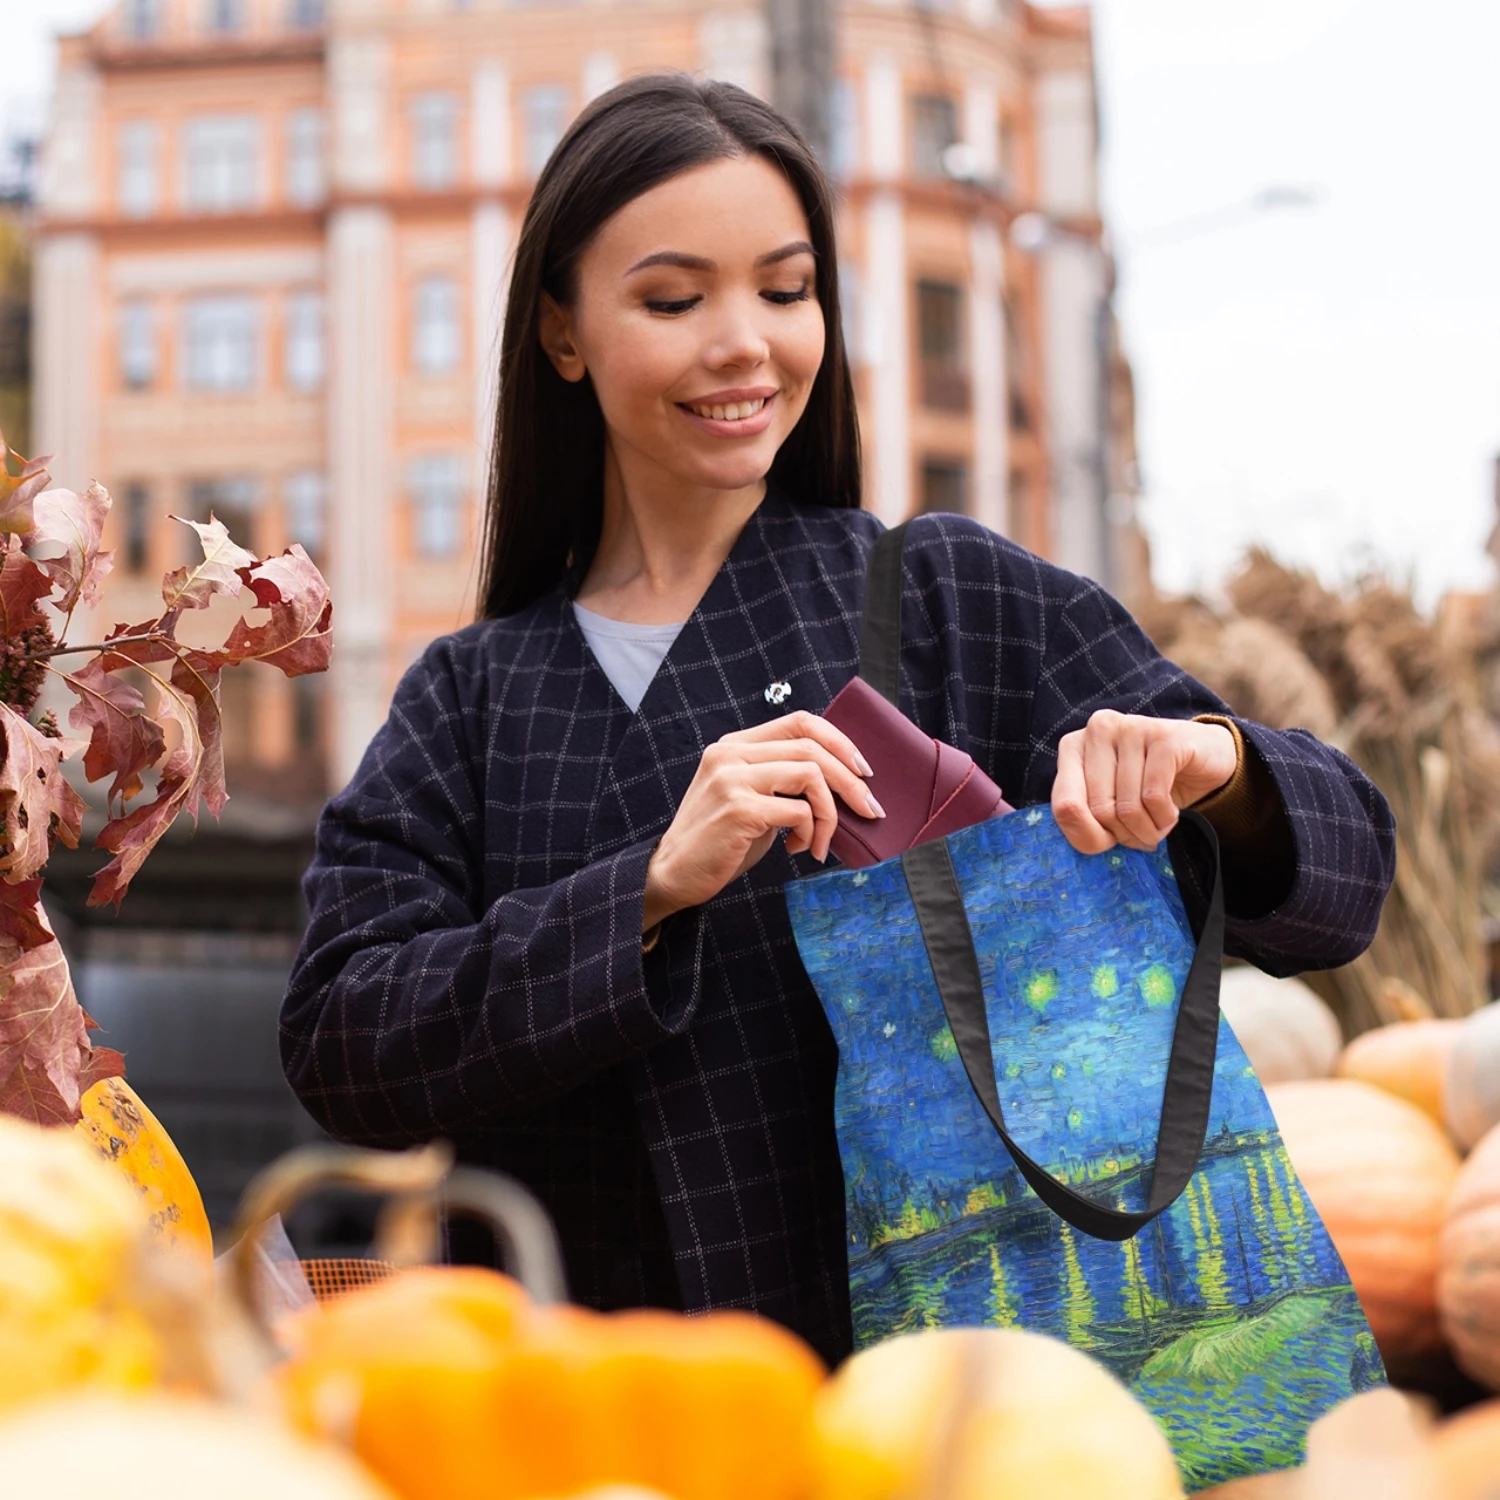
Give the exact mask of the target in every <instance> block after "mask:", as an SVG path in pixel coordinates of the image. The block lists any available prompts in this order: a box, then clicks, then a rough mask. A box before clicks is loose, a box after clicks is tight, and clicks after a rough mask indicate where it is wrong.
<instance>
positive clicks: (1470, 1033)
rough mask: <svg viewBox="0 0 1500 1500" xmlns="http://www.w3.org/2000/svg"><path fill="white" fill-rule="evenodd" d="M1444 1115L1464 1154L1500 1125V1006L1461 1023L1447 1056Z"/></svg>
mask: <svg viewBox="0 0 1500 1500" xmlns="http://www.w3.org/2000/svg"><path fill="white" fill-rule="evenodd" d="M1443 1114H1444V1116H1445V1117H1446V1120H1447V1125H1448V1131H1449V1134H1451V1135H1452V1137H1453V1139H1454V1140H1456V1141H1457V1142H1458V1144H1459V1145H1460V1146H1461V1147H1462V1148H1463V1149H1464V1150H1465V1151H1469V1150H1472V1149H1473V1148H1474V1147H1475V1146H1477V1145H1478V1144H1479V1142H1480V1140H1481V1138H1482V1137H1484V1136H1486V1135H1488V1134H1489V1132H1490V1131H1491V1130H1492V1129H1493V1128H1494V1127H1495V1126H1496V1125H1500V1002H1496V1003H1494V1004H1491V1005H1486V1006H1485V1007H1484V1008H1483V1009H1482V1010H1476V1011H1475V1012H1474V1014H1473V1015H1470V1016H1465V1017H1464V1019H1463V1020H1462V1021H1461V1022H1460V1023H1459V1032H1458V1036H1457V1037H1456V1038H1455V1040H1454V1043H1453V1050H1452V1051H1451V1052H1450V1053H1449V1054H1448V1076H1447V1079H1446V1080H1445V1082H1444V1086H1443Z"/></svg>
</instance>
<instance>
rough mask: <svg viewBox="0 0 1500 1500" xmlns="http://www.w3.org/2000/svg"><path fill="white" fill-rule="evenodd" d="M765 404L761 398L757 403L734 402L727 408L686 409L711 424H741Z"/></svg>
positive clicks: (704, 407) (697, 407)
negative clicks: (705, 418)
mask: <svg viewBox="0 0 1500 1500" xmlns="http://www.w3.org/2000/svg"><path fill="white" fill-rule="evenodd" d="M765 404H766V398H765V397H764V396H762V397H761V398H760V399H759V400H758V401H734V402H731V403H730V404H729V405H728V406H693V407H689V408H688V409H689V410H690V411H692V412H693V413H695V414H696V415H697V416H700V417H707V418H708V419H709V420H710V421H712V422H743V421H744V420H745V418H746V417H753V416H754V415H755V414H756V412H758V411H759V410H760V409H761V407H763V406H764V405H765Z"/></svg>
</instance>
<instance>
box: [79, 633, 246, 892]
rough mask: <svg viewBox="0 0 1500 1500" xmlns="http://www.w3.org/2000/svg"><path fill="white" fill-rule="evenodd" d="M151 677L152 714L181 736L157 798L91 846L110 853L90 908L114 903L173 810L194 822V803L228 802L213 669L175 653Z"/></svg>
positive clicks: (215, 807)
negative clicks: (155, 696) (155, 694)
mask: <svg viewBox="0 0 1500 1500" xmlns="http://www.w3.org/2000/svg"><path fill="white" fill-rule="evenodd" d="M147 671H148V672H149V671H150V668H147ZM151 676H152V677H154V678H155V679H156V683H157V686H158V687H159V688H160V690H161V696H160V701H159V702H158V703H157V709H156V711H157V717H158V718H160V719H163V720H167V721H170V722H172V723H175V724H176V725H177V726H178V727H179V728H180V729H181V731H182V736H181V739H180V740H179V741H178V743H177V745H176V746H175V747H174V748H173V750H172V752H171V753H170V754H169V755H168V756H167V759H166V763H165V764H164V765H163V766H162V769H161V776H160V779H159V780H158V782H157V785H156V796H155V797H153V798H152V799H151V801H150V802H148V803H146V804H145V806H143V807H138V808H136V809H135V811H134V812H131V813H127V814H125V815H123V816H121V817H118V818H112V819H110V821H109V822H108V823H106V824H105V825H104V827H103V828H102V829H101V830H100V832H99V837H98V839H97V840H96V847H98V848H100V849H107V850H108V851H109V852H110V853H111V854H113V855H114V856H115V857H114V858H113V859H112V860H110V862H109V863H108V864H107V865H105V867H104V868H103V869H102V870H100V872H99V873H98V874H97V875H96V876H95V877H94V887H93V890H91V891H90V892H89V905H90V906H103V905H105V904H107V903H109V902H113V903H114V904H115V906H116V907H118V906H119V904H120V902H121V900H122V899H123V898H124V895H125V892H126V891H127V890H128V889H129V888H130V882H131V881H132V880H133V879H134V878H135V873H136V871H137V870H139V869H140V867H141V864H142V862H143V861H144V860H145V858H146V856H147V855H148V854H149V853H150V852H151V851H152V849H154V848H155V847H156V844H157V842H158V841H159V840H160V838H161V836H162V835H163V834H164V833H165V832H166V831H167V829H168V828H170V827H171V826H172V823H173V821H174V820H175V818H176V817H177V814H178V813H180V812H182V811H183V810H184V809H186V810H187V812H188V813H189V814H190V815H191V817H192V818H193V819H194V820H195V821H196V819H197V817H198V809H199V806H200V805H201V804H204V803H206V804H207V805H208V810H209V811H210V812H211V813H213V814H214V815H215V817H217V816H218V814H219V812H220V811H221V810H222V809H223V806H224V803H225V802H226V801H227V800H228V793H227V792H226V791H225V789H224V740H223V733H222V729H223V725H222V722H221V720H220V716H219V698H218V689H219V670H218V667H217V666H215V665H209V664H204V663H202V662H196V661H189V660H186V659H185V657H179V658H178V659H177V660H176V661H175V662H174V663H173V665H172V671H171V675H170V676H163V675H162V674H161V673H159V672H151Z"/></svg>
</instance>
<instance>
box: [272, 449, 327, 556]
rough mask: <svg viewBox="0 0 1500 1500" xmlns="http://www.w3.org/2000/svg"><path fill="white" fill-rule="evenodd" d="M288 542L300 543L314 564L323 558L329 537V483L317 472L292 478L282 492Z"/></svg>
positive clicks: (305, 472)
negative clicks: (314, 561)
mask: <svg viewBox="0 0 1500 1500" xmlns="http://www.w3.org/2000/svg"><path fill="white" fill-rule="evenodd" d="M281 497H282V504H283V519H284V522H285V529H286V539H287V541H288V542H300V543H301V544H302V546H303V549H304V550H305V551H306V553H307V555H308V556H309V557H311V558H313V559H314V560H316V559H317V558H319V557H321V556H322V555H323V547H324V544H325V541H326V539H327V533H328V482H327V480H326V479H324V477H323V476H322V475H321V474H320V473H318V471H317V470H316V469H303V470H301V471H300V472H299V473H296V474H288V475H287V477H286V482H285V484H284V485H283V486H282V490H281Z"/></svg>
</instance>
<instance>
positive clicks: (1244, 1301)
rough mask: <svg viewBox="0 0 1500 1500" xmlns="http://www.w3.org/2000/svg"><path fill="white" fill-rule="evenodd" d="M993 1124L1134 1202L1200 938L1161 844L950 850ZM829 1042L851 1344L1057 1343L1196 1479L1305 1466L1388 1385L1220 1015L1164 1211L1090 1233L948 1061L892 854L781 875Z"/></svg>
mask: <svg viewBox="0 0 1500 1500" xmlns="http://www.w3.org/2000/svg"><path fill="white" fill-rule="evenodd" d="M948 846H949V851H950V854H951V856H952V859H953V865H954V869H955V872H956V873H957V876H958V880H959V885H960V887H961V889H962V890H963V893H964V901H965V905H966V907H967V910H968V915H969V924H970V928H971V930H972V931H973V934H974V945H975V949H976V952H977V953H978V955H979V962H980V971H981V974H982V977H983V980H984V987H985V1003H986V1010H987V1015H988V1019H989V1028H990V1037H991V1043H992V1049H991V1050H992V1056H993V1063H994V1073H995V1080H996V1085H997V1087H998V1090H999V1095H1000V1102H1001V1106H1002V1109H1003V1111H1004V1115H1005V1120H1006V1125H1007V1128H1008V1129H1009V1130H1010V1132H1011V1134H1012V1135H1013V1136H1014V1137H1015V1138H1016V1140H1017V1142H1018V1143H1019V1144H1020V1145H1021V1146H1022V1148H1023V1149H1025V1150H1026V1151H1027V1152H1028V1153H1029V1154H1030V1155H1032V1156H1033V1157H1035V1158H1036V1159H1037V1160H1038V1161H1040V1162H1043V1163H1045V1164H1046V1165H1047V1166H1048V1168H1049V1170H1050V1171H1051V1172H1052V1174H1053V1175H1054V1176H1055V1177H1058V1178H1059V1179H1061V1180H1064V1181H1066V1182H1069V1183H1070V1184H1072V1185H1074V1186H1075V1187H1079V1188H1081V1189H1083V1190H1084V1191H1086V1192H1088V1193H1089V1194H1090V1195H1091V1196H1096V1197H1097V1198H1098V1200H1099V1201H1100V1202H1103V1203H1108V1204H1110V1205H1112V1206H1114V1207H1118V1208H1131V1209H1139V1208H1142V1207H1144V1205H1145V1202H1146V1199H1147V1196H1148V1194H1149V1190H1150V1167H1151V1161H1152V1159H1153V1155H1154V1151H1155V1142H1156V1131H1157V1126H1158V1123H1159V1120H1160V1114H1161V1101H1162V1088H1163V1084H1164V1082H1165V1078H1166V1068H1167V1058H1168V1054H1169V1051H1170V1046H1171V1039H1172V1029H1173V1026H1174V1025H1175V1022H1176V1015H1177V1002H1178V998H1179V995H1180V992H1181V987H1182V983H1183V980H1184V979H1185V977H1186V975H1187V971H1188V966H1189V964H1190V963H1191V961H1192V956H1193V936H1192V932H1191V929H1190V928H1189V925H1188V921H1187V916H1186V913H1185V912H1184V910H1183V906H1182V899H1181V895H1180V893H1179V891H1178V889H1177V883H1176V879H1175V876H1174V874H1173V871H1172V868H1171V864H1170V859H1169V857H1168V855H1167V853H1166V850H1165V848H1163V849H1162V850H1160V851H1158V852H1157V853H1154V854H1141V853H1137V852H1134V851H1131V850H1126V849H1115V850H1111V851H1110V852H1109V853H1107V854H1103V855H1096V856H1086V855H1082V854H1079V853H1078V852H1077V851H1076V850H1074V849H1073V847H1072V846H1071V845H1070V844H1069V843H1068V842H1067V840H1066V839H1065V838H1064V837H1063V835H1062V833H1061V831H1060V830H1059V829H1058V828H1057V825H1056V823H1055V822H1054V821H1053V818H1052V815H1051V812H1050V811H1048V810H1046V809H1041V808H1032V809H1028V810H1026V811H1024V812H1018V813H1012V814H1010V815H1008V816H1006V817H1003V818H997V819H994V820H992V821H991V822H988V823H983V824H980V825H978V826H977V827H975V828H970V829H966V830H964V831H963V832H962V833H958V834H954V835H951V836H950V837H949V839H948ZM787 905H788V908H789V910H790V912H791V917H792V925H793V928H794V930H795V932H796V935H797V944H798V947H799V949H800V951H801V954H802V960H803V963H804V964H805V966H806V968H807V972H808V974H809V975H810V976H811V978H812V981H813V983H814V985H815V986H816V988H817V991H818V995H819V998H820V999H821V1000H822V1003H823V1006H824V1008H825V1010H826V1011H827V1013H828V1018H829V1021H830V1023H831V1024H832V1027H833V1030H834V1034H835V1036H836V1038H837V1040H838V1046H839V1079H838V1089H837V1094H836V1099H835V1117H836V1124H837V1128H838V1136H839V1147H840V1151H841V1153H842V1156H843V1166H844V1178H845V1188H846V1208H847V1219H848V1249H849V1281H850V1293H851V1301H852V1306H853V1314H854V1332H855V1343H856V1346H857V1347H861V1348H863V1347H865V1346H866V1345H868V1344H871V1343H875V1342H877V1341H878V1340H880V1339H882V1338H886V1337H889V1336H891V1335H892V1334H895V1333H899V1332H905V1331H909V1330H912V1329H917V1328H922V1327H940V1326H944V1325H948V1324H961V1325H969V1326H974V1325H984V1324H1000V1325H1009V1324H1020V1325H1024V1326H1026V1327H1029V1328H1034V1329H1037V1330H1039V1331H1041V1332H1045V1333H1051V1334H1054V1335H1056V1336H1058V1337H1060V1338H1063V1339H1066V1340H1067V1341H1068V1342H1069V1343H1071V1344H1073V1345H1075V1346H1076V1347H1078V1348H1080V1349H1083V1350H1085V1351H1086V1352H1087V1353H1089V1354H1090V1355H1092V1356H1094V1357H1095V1358H1097V1359H1099V1360H1101V1361H1102V1362H1103V1363H1104V1364H1106V1365H1107V1366H1109V1367H1110V1368H1111V1369H1112V1370H1114V1371H1115V1373H1116V1374H1118V1375H1119V1376H1120V1377H1121V1378H1122V1379H1123V1380H1125V1381H1126V1382H1127V1383H1128V1384H1129V1385H1130V1386H1131V1388H1132V1389H1133V1390H1134V1391H1135V1393H1136V1395H1137V1396H1138V1397H1139V1398H1140V1399H1141V1400H1142V1401H1143V1402H1144V1403H1145V1404H1146V1406H1148V1407H1149V1408H1150V1409H1151V1410H1152V1411H1153V1412H1154V1413H1155V1414H1156V1416H1157V1418H1158V1419H1159V1420H1160V1421H1161V1423H1162V1425H1163V1426H1164V1427H1165V1429H1166V1431H1167V1433H1168V1435H1169V1436H1170V1438H1171V1439H1172V1443H1173V1446H1174V1449H1175V1450H1176V1453H1177V1456H1178V1462H1179V1465H1180V1467H1181V1469H1182V1472H1183V1478H1184V1482H1185V1483H1186V1484H1187V1486H1188V1487H1189V1489H1200V1488H1204V1487H1206V1486H1208V1485H1211V1484H1218V1483H1222V1482H1224V1481H1225V1480H1228V1479H1232V1478H1237V1477H1240V1476H1242V1475H1245V1474H1252V1473H1257V1472H1262V1471H1265V1470H1270V1469H1278V1468H1285V1467H1289V1466H1290V1465H1293V1464H1296V1463H1299V1462H1301V1461H1302V1457H1303V1453H1304V1446H1305V1438H1306V1432H1307V1428H1308V1426H1309V1425H1310V1424H1311V1422H1312V1421H1314V1420H1316V1418H1317V1417H1319V1416H1320V1415H1322V1413H1323V1412H1325V1411H1327V1410H1328V1409H1329V1408H1330V1407H1331V1406H1333V1405H1335V1404H1336V1403H1337V1402H1339V1401H1341V1400H1343V1399H1345V1398H1346V1397H1348V1396H1349V1395H1351V1394H1352V1393H1353V1392H1355V1391H1358V1390H1362V1389H1365V1388H1366V1387H1368V1386H1370V1385H1376V1384H1380V1383H1382V1382H1383V1380H1384V1373H1383V1370H1382V1368H1381V1365H1380V1359H1379V1355H1378V1354H1377V1353H1376V1351H1375V1345H1374V1340H1373V1338H1372V1337H1371V1336H1370V1332H1369V1328H1368V1325H1367V1324H1366V1322H1365V1319H1364V1315H1363V1314H1362V1312H1361V1311H1360V1308H1359V1303H1358V1300H1357V1299H1356V1297H1355V1295H1354V1291H1353V1289H1352V1287H1351V1286H1350V1285H1349V1277H1348V1273H1347V1272H1346V1271H1345V1269H1344V1266H1343V1264H1342V1262H1341V1261H1340V1260H1339V1257H1338V1253H1337V1251H1336V1250H1335V1249H1334V1247H1333V1245H1332V1243H1331V1241H1330V1240H1329V1238H1328V1234H1327V1232H1326V1230H1325V1229H1324V1228H1323V1225H1322V1223H1321V1221H1320V1220H1319V1218H1318V1216H1317V1213H1316V1211H1315V1210H1314V1209H1313V1206H1312V1204H1311V1203H1310V1202H1309V1200H1308V1198H1307V1196H1306V1194H1305V1193H1304V1192H1303V1190H1302V1187H1301V1185H1300V1184H1299V1183H1298V1181H1297V1179H1296V1175H1295V1173H1294V1172H1293V1171H1292V1167H1291V1163H1290V1161H1289V1160H1288V1159H1287V1155H1286V1151H1285V1149H1284V1147H1283V1146H1282V1143H1281V1137H1280V1135H1279V1133H1278V1132H1277V1129H1276V1122H1275V1120H1274V1119H1273V1117H1272V1115H1271V1112H1270V1109H1269V1107H1268V1105H1267V1104H1266V1099H1265V1094H1264V1092H1263V1090H1262V1088H1261V1085H1260V1082H1259V1080H1258V1079H1257V1078H1256V1076H1255V1072H1254V1069H1253V1068H1252V1067H1251V1066H1250V1063H1249V1061H1248V1059H1247V1058H1246V1056H1245V1054H1244V1052H1243V1050H1242V1049H1241V1047H1240V1045H1239V1043H1238V1042H1237V1041H1236V1040H1235V1037H1234V1033H1233V1032H1232V1031H1231V1030H1230V1028H1229V1026H1228V1023H1227V1022H1224V1021H1222V1020H1221V1021H1220V1026H1219V1050H1218V1060H1217V1062H1216V1064H1215V1067H1214V1083H1213V1103H1212V1110H1211V1115H1210V1127H1209V1139H1208V1143H1207V1145H1206V1148H1205V1151H1204V1154H1203V1157H1202V1159H1201V1160H1200V1162H1199V1167H1198V1171H1197V1173H1196V1174H1195V1175H1194V1177H1193V1179H1192V1181H1191V1183H1190V1184H1189V1186H1188V1188H1187V1190H1186V1191H1185V1192H1184V1193H1183V1195H1182V1196H1181V1198H1179V1199H1178V1201H1177V1202H1176V1203H1175V1204H1174V1205H1173V1206H1172V1207H1171V1208H1170V1209H1168V1210H1167V1211H1166V1213H1164V1214H1162V1215H1161V1216H1160V1217H1159V1218H1158V1219H1156V1220H1155V1221H1153V1223H1152V1224H1151V1225H1150V1226H1149V1227H1148V1228H1147V1229H1145V1230H1143V1231H1142V1232H1141V1233H1140V1234H1138V1235H1136V1236H1135V1237H1134V1238H1133V1239H1129V1240H1126V1241H1124V1242H1123V1243H1119V1244H1116V1243H1110V1242H1106V1241H1103V1240H1096V1239H1093V1238H1091V1237H1090V1236H1088V1235H1085V1234H1082V1233H1079V1232H1077V1231H1075V1230H1073V1229H1071V1228H1070V1227H1069V1226H1068V1225H1066V1224H1065V1223H1063V1221H1062V1220H1060V1219H1058V1218H1057V1217H1056V1216H1055V1215H1054V1214H1052V1213H1051V1211H1050V1210H1048V1209H1047V1208H1046V1207H1045V1206H1044V1205H1043V1204H1042V1203H1041V1201H1040V1200H1039V1199H1038V1198H1037V1197H1036V1195H1035V1194H1034V1193H1033V1192H1032V1191H1031V1189H1030V1188H1029V1187H1027V1186H1026V1184H1025V1183H1024V1181H1023V1180H1022V1179H1021V1176H1020V1174H1019V1172H1018V1171H1017V1170H1016V1168H1015V1166H1014V1164H1013V1163H1012V1161H1011V1158H1010V1156H1009V1154H1008V1153H1007V1151H1006V1150H1005V1147H1004V1146H1003V1145H1002V1144H1001V1142H1000V1139H999V1137H998V1136H997V1135H996V1134H995V1131H994V1128H993V1126H992V1125H991V1124H990V1122H989V1119H988V1117H987V1116H986V1115H985V1113H984V1110H983V1107H982V1106H981V1105H980V1104H979V1101H978V1100H977V1099H976V1098H975V1097H974V1093H973V1090H972V1088H971V1087H970V1084H969V1082H968V1079H967V1077H966V1075H965V1073H964V1070H963V1064H962V1063H961V1062H960V1061H959V1058H958V1052H957V1048H956V1046H955V1044H954V1040H953V1035H952V1033H951V1031H949V1029H948V1026H947V1022H946V1019H945V1017H944V1014H943V1008H942V1001H941V999H940V998H939V995H938V991H937V986H936V984H935V982H934V980H933V977H932V970H931V968H930V966H929V964H928V961H927V954H926V950H925V949H924V947H923V945H922V939H921V933H920V930H919V928H918V925H917V917H916V912H915V911H914V909H913V907H912V904H911V898H910V895H909V894H908V891H907V888H906V879H905V876H904V874H903V872H902V868H901V862H900V860H899V859H892V860H887V861H885V862H884V863H882V864H879V865H875V866H872V867H870V868H868V869H864V870H836V871H833V872H830V873H828V874H825V875H820V876H816V877H814V878H811V879H808V880H802V881H798V882H795V883H794V884H792V885H790V886H788V887H787Z"/></svg>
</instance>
